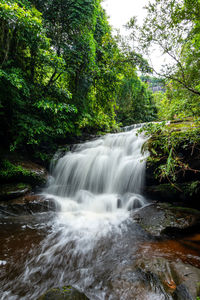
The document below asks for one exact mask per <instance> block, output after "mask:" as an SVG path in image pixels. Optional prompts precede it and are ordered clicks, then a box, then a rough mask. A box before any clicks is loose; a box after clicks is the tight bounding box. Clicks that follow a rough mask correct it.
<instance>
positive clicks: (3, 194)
mask: <svg viewBox="0 0 200 300" xmlns="http://www.w3.org/2000/svg"><path fill="white" fill-rule="evenodd" d="M30 191H31V186H30V184H26V183H16V184H3V185H1V186H0V201H2V200H3V201H7V200H10V199H14V198H17V197H21V196H24V195H26V194H27V193H29V192H30Z"/></svg>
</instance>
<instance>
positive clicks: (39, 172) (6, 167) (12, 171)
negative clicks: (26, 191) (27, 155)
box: [0, 159, 47, 187]
mask: <svg viewBox="0 0 200 300" xmlns="http://www.w3.org/2000/svg"><path fill="white" fill-rule="evenodd" d="M46 181H47V171H46V169H45V168H43V167H41V166H39V165H37V164H35V163H33V162H30V161H22V160H19V161H18V160H16V161H9V160H7V159H4V160H3V161H2V162H1V165H0V182H1V183H13V182H24V183H29V184H30V185H31V186H33V187H34V186H37V185H43V184H45V183H46Z"/></svg>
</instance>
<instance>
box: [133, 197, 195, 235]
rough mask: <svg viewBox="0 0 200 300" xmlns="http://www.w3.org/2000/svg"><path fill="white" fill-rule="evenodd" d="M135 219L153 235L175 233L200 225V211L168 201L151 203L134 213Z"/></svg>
mask: <svg viewBox="0 0 200 300" xmlns="http://www.w3.org/2000/svg"><path fill="white" fill-rule="evenodd" d="M132 218H133V220H134V221H135V222H136V223H138V224H139V225H140V226H141V227H142V228H143V229H144V230H145V231H147V232H148V233H150V234H152V235H153V236H157V237H160V236H161V235H163V234H170V235H172V234H175V233H176V232H181V231H184V230H185V231H187V230H189V229H190V228H191V230H192V228H194V227H196V228H198V227H199V226H200V212H199V211H198V210H194V209H193V210H192V209H187V208H181V207H174V206H171V205H170V204H167V203H160V204H155V203H153V204H150V205H147V206H144V207H143V208H141V209H140V210H138V211H137V212H133V213H132Z"/></svg>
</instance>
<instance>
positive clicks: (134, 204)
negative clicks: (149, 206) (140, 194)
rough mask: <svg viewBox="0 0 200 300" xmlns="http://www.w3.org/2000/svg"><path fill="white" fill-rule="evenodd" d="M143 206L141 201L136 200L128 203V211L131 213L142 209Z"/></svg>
mask: <svg viewBox="0 0 200 300" xmlns="http://www.w3.org/2000/svg"><path fill="white" fill-rule="evenodd" d="M142 206H143V204H142V202H141V200H139V199H134V200H133V201H130V203H128V207H127V209H128V211H131V210H134V209H136V208H140V207H142Z"/></svg>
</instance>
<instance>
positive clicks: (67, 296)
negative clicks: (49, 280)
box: [38, 286, 88, 300]
mask: <svg viewBox="0 0 200 300" xmlns="http://www.w3.org/2000/svg"><path fill="white" fill-rule="evenodd" d="M38 300H88V298H87V297H86V296H85V295H84V294H82V293H80V292H79V291H77V290H76V289H74V288H73V287H71V286H64V287H62V288H53V289H50V290H49V291H47V292H46V293H45V294H44V295H42V296H40V297H39V298H38Z"/></svg>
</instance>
